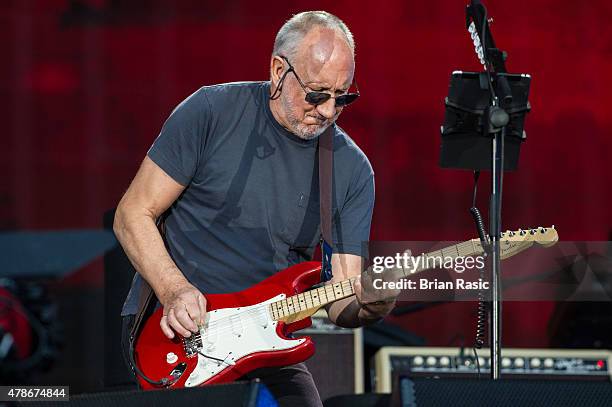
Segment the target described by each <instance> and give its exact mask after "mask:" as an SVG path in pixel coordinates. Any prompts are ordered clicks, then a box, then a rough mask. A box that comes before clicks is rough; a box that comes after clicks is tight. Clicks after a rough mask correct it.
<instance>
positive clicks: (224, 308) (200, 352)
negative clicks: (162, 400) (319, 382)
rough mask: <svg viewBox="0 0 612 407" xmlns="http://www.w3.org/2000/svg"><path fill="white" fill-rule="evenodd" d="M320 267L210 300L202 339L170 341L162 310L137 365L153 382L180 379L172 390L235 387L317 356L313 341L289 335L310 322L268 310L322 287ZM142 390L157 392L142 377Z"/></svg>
mask: <svg viewBox="0 0 612 407" xmlns="http://www.w3.org/2000/svg"><path fill="white" fill-rule="evenodd" d="M320 273H321V264H320V263H318V262H305V263H300V264H297V265H295V266H292V267H289V268H287V269H285V270H283V271H280V272H278V273H276V274H275V275H273V276H272V277H270V278H268V279H266V280H264V281H262V282H261V283H259V284H257V285H254V286H252V287H250V288H248V289H246V290H244V291H240V292H237V293H230V294H210V295H206V300H207V313H206V321H205V323H204V327H203V328H202V329H201V331H200V334H199V335H198V334H195V335H192V337H191V338H185V339H183V338H182V337H180V335H176V336H175V338H174V339H168V338H167V337H166V336H165V335H164V334H163V333H162V331H161V328H160V326H159V323H160V319H161V317H162V308H161V307H160V308H158V309H157V310H156V311H155V312H154V313H153V314H152V315H151V317H150V318H149V319H148V320H146V322H145V324H144V326H143V328H142V330H141V333H140V335H139V336H138V338H137V340H136V344H135V360H136V365H137V366H138V367H139V369H140V370H141V371H142V372H143V373H144V374H145V375H146V376H147V377H149V378H151V379H153V380H160V379H162V378H166V377H171V376H174V377H175V378H176V377H177V376H179V374H180V377H178V380H176V381H175V382H174V383H172V384H171V385H170V387H171V388H181V387H194V386H202V385H207V384H214V383H226V382H231V381H233V380H235V379H238V378H239V377H241V376H243V375H245V374H247V373H249V372H251V371H253V370H255V369H257V368H260V367H270V366H287V365H292V364H295V363H299V362H303V361H305V360H306V359H308V358H309V357H310V356H312V355H313V353H314V343H313V342H312V340H311V338H309V337H302V338H290V337H288V334H290V333H291V332H295V331H297V330H300V329H303V328H306V327H308V326H310V324H311V322H312V321H311V319H310V317H306V318H304V319H301V320H299V321H296V322H293V323H291V324H285V323H284V322H282V321H276V320H273V318H272V315H271V314H270V312H269V307H268V305H269V304H270V303H272V302H274V301H278V300H281V299H284V298H287V297H290V296H292V295H294V294H296V293H301V292H303V291H305V290H306V289H308V288H310V287H312V286H313V285H315V284H318V283H319V282H320ZM138 380H139V381H140V384H141V386H142V388H144V389H153V388H158V387H156V386H153V385H151V384H149V383H148V382H146V381H145V380H143V379H142V378H141V377H140V376H138Z"/></svg>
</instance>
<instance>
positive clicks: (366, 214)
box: [333, 157, 374, 257]
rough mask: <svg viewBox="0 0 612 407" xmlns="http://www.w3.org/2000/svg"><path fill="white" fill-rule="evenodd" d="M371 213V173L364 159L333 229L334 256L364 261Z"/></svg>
mask: <svg viewBox="0 0 612 407" xmlns="http://www.w3.org/2000/svg"><path fill="white" fill-rule="evenodd" d="M373 210H374V171H373V170H372V167H371V166H370V163H369V162H368V160H367V158H365V157H364V162H363V163H362V164H360V165H359V166H358V168H356V169H355V173H354V174H353V177H352V179H351V183H350V186H349V191H348V194H347V198H346V200H345V202H344V205H343V206H342V207H341V208H339V212H338V214H337V217H336V219H334V225H333V235H334V236H333V238H334V245H335V247H334V249H335V252H336V253H345V254H355V255H357V256H361V257H367V256H368V254H367V243H368V241H369V240H370V226H371V223H372V212H373Z"/></svg>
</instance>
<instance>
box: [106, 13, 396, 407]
mask: <svg viewBox="0 0 612 407" xmlns="http://www.w3.org/2000/svg"><path fill="white" fill-rule="evenodd" d="M354 52H355V45H354V42H353V37H352V34H351V33H350V31H349V30H348V28H347V27H346V25H345V24H344V23H343V22H342V21H341V20H340V19H338V18H337V17H335V16H333V15H331V14H329V13H327V12H322V11H315V12H305V13H300V14H297V15H295V16H293V18H291V19H290V20H289V21H287V22H286V23H285V24H284V25H283V27H282V28H281V29H280V31H279V32H278V34H277V37H276V41H275V43H274V50H273V54H272V58H271V61H270V82H248V83H247V82H242V83H229V84H222V85H215V86H206V87H203V88H201V89H199V90H198V91H196V92H195V93H194V94H192V95H191V96H189V97H188V98H187V99H186V100H185V101H183V102H182V103H181V104H180V105H179V106H178V107H177V108H176V109H175V110H174V111H173V112H172V114H171V115H170V117H169V118H168V120H167V121H166V123H165V124H164V126H163V129H162V131H161V133H160V135H159V137H158V138H157V140H156V141H155V142H154V144H153V146H152V147H151V149H150V150H149V152H148V154H147V157H145V159H144V161H143V163H142V165H141V167H140V169H139V170H138V173H137V174H136V176H135V178H134V180H133V181H132V183H131V185H130V187H129V188H128V190H127V192H126V193H125V195H124V197H123V198H122V200H121V202H120V204H119V206H118V208H117V214H116V217H115V224H114V230H115V233H116V235H117V237H118V239H119V241H120V242H121V245H122V246H123V248H124V249H125V252H126V253H127V255H128V257H129V258H130V260H131V262H132V263H133V264H134V267H135V268H136V270H137V271H138V275H137V278H136V279H135V285H138V284H139V283H140V282H139V281H138V280H139V278H141V277H142V278H144V279H145V280H146V281H147V282H148V283H149V284H150V285H151V287H152V288H153V290H154V292H155V294H156V296H157V298H158V299H159V302H160V304H161V306H163V317H162V320H161V323H160V325H161V326H160V328H161V329H162V331H163V332H164V334H165V335H166V336H167V337H168V338H172V337H174V335H175V334H177V333H178V334H179V335H182V336H185V337H189V336H190V335H191V333H192V332H196V331H197V325H198V324H200V323H201V322H202V321H203V318H204V315H205V312H206V294H207V293H223V292H235V291H239V290H242V289H245V288H247V287H249V286H251V285H253V284H255V283H257V282H259V281H261V280H263V279H265V278H266V277H269V276H270V275H272V274H273V273H274V272H275V271H278V270H282V269H284V268H286V267H288V266H290V265H292V264H296V263H299V262H301V261H304V260H309V259H310V258H311V256H312V254H313V251H314V248H315V246H316V244H317V242H318V239H319V199H318V165H317V163H318V158H317V145H318V136H319V135H321V134H322V133H323V131H324V130H325V129H327V128H328V127H329V126H334V132H333V134H334V135H333V143H334V171H333V185H334V187H333V196H332V201H333V203H332V206H333V209H332V212H333V238H334V242H333V243H334V249H335V252H334V255H333V257H332V267H333V275H334V278H333V280H332V281H334V282H335V281H341V280H344V279H346V278H347V277H349V276H355V275H359V274H360V272H361V271H362V261H363V256H364V253H363V242H364V241H367V240H368V238H369V232H370V221H371V217H372V209H373V206H374V176H373V171H372V168H371V166H370V163H369V162H368V160H367V158H366V156H365V155H364V154H363V152H362V151H361V150H360V149H359V148H358V147H357V146H356V145H355V143H354V142H353V141H352V140H351V139H350V138H349V137H348V135H346V133H345V132H344V131H343V130H342V129H340V128H339V127H337V126H336V125H335V124H334V122H335V121H336V119H337V118H338V116H339V115H340V113H341V112H342V111H343V108H344V106H345V105H347V104H348V103H350V102H352V101H353V100H354V99H356V96H355V95H354V94H352V93H353V92H351V87H352V86H353V77H354V71H355V60H354ZM168 209H169V212H168V216H167V218H166V219H165V232H166V233H165V238H166V239H165V240H166V242H165V244H164V240H163V239H162V237H161V236H160V234H159V232H158V230H157V228H156V220H157V219H158V218H159V217H160V216H161V215H162V214H163V213H164V212H166V211H167V210H168ZM357 286H358V289H357V298H356V297H355V296H353V297H349V298H346V299H344V300H341V301H338V302H336V303H334V304H332V305H331V306H329V307H328V309H327V311H328V314H329V317H330V319H331V320H332V321H333V322H334V323H336V324H338V325H340V326H345V327H356V326H361V325H364V324H367V323H370V322H372V321H376V320H378V319H380V318H381V317H382V316H384V315H386V314H387V313H388V312H389V310H390V309H391V308H392V306H393V299H392V298H391V299H388V300H383V301H380V300H379V301H365V300H363V298H362V297H363V296H362V295H361V294H360V290H359V284H357ZM135 291H136V290H135V289H134V287H133V290H132V292H135ZM135 311H136V299H135V298H134V296H133V295H132V294H130V295H129V296H128V298H127V300H126V303H125V305H124V309H123V315H129V314H133V313H134V312H135ZM253 376H258V377H261V378H262V380H263V381H264V383H266V385H268V387H269V388H270V390H271V391H272V393H273V394H274V395H275V396H276V398H277V399H278V401H279V402H280V404H281V405H301V406H320V405H321V401H320V399H319V397H318V393H317V391H316V387H315V386H314V383H313V381H312V377H311V376H310V373H308V371H307V369H306V368H305V366H304V365H303V364H299V365H296V366H289V367H286V368H270V369H262V370H260V371H256V372H254V373H253Z"/></svg>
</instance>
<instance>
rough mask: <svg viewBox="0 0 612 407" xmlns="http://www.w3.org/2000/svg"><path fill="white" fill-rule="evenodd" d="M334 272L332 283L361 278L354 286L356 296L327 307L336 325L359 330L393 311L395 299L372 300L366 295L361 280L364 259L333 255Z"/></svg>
mask: <svg viewBox="0 0 612 407" xmlns="http://www.w3.org/2000/svg"><path fill="white" fill-rule="evenodd" d="M332 270H333V274H334V276H333V278H332V280H331V282H332V283H339V282H341V281H343V280H346V279H348V278H350V277H355V276H359V278H358V279H357V281H356V282H355V285H354V287H355V293H356V295H352V296H350V297H348V298H344V299H342V300H339V301H336V302H334V303H332V304H331V305H328V306H326V309H327V315H328V316H329V319H330V320H331V321H332V322H333V323H334V324H336V325H338V326H342V327H345V328H357V327H359V326H364V325H368V324H371V323H373V322H376V321H378V320H380V319H381V318H383V317H384V316H385V315H387V314H388V313H389V312H390V311H391V310H392V309H393V306H394V305H395V298H380V299H379V298H370V297H371V296H370V295H368V296H367V297H368V298H366V295H364V293H363V287H362V285H361V279H360V277H361V275H362V271H363V258H362V257H360V256H356V255H354V254H332ZM366 284H369V283H366ZM372 300H376V301H372Z"/></svg>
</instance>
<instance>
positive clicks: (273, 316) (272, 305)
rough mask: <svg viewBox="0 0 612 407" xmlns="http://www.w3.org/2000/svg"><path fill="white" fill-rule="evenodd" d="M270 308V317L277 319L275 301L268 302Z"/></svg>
mask: <svg viewBox="0 0 612 407" xmlns="http://www.w3.org/2000/svg"><path fill="white" fill-rule="evenodd" d="M270 309H271V310H272V319H273V320H277V319H278V315H277V312H276V303H275V302H273V303H272V304H270Z"/></svg>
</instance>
